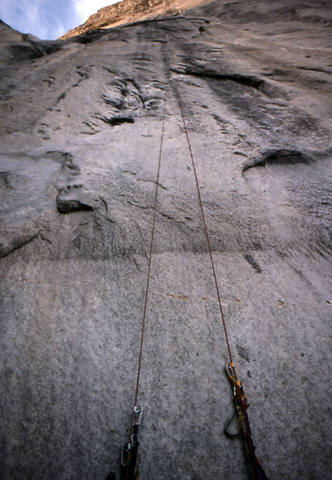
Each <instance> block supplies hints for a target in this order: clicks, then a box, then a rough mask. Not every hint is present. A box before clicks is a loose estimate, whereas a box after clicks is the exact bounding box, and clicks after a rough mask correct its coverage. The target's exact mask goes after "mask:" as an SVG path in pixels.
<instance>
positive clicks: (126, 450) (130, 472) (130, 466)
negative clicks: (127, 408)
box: [120, 405, 143, 480]
mask: <svg viewBox="0 0 332 480" xmlns="http://www.w3.org/2000/svg"><path fill="white" fill-rule="evenodd" d="M142 415H143V408H142V407H139V406H138V405H135V406H134V409H133V414H132V424H131V433H130V436H129V440H128V442H127V443H126V444H125V445H124V446H123V447H122V450H121V465H120V472H121V477H120V478H121V480H139V473H138V466H137V453H138V447H139V441H138V429H139V426H140V424H141V420H142Z"/></svg>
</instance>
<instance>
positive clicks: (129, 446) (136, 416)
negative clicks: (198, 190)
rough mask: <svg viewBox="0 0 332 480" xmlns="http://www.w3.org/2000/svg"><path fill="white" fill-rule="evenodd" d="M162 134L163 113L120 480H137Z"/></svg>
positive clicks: (163, 131) (163, 128)
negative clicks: (130, 409)
mask: <svg viewBox="0 0 332 480" xmlns="http://www.w3.org/2000/svg"><path fill="white" fill-rule="evenodd" d="M164 133H165V113H164V115H163V120H162V127H161V136H160V147H159V158H158V167H157V174H156V180H155V191H154V200H153V217H152V228H151V241H150V249H149V258H148V270H147V278H146V286H145V296H144V308H143V317H142V324H141V339H140V348H139V355H138V366H137V375H136V388H135V397H134V406H133V411H132V415H131V421H130V428H129V437H128V442H127V443H126V444H125V445H124V447H123V448H122V451H121V480H139V472H138V463H137V453H138V446H139V441H138V430H139V426H140V424H141V419H142V415H143V407H141V406H139V405H138V398H139V387H140V379H141V371H142V359H143V347H144V335H145V324H146V318H147V311H148V301H149V291H150V278H151V265H152V253H153V246H154V236H155V227H156V218H157V203H158V190H159V178H160V168H161V160H162V152H163V143H164Z"/></svg>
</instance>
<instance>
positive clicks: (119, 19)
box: [60, 0, 209, 40]
mask: <svg viewBox="0 0 332 480" xmlns="http://www.w3.org/2000/svg"><path fill="white" fill-rule="evenodd" d="M204 3H209V0H122V1H119V2H117V3H115V4H113V5H109V6H108V7H103V8H101V9H100V10H98V12H97V13H95V14H93V15H90V17H89V18H88V19H87V20H86V22H84V23H83V24H82V25H79V26H78V27H75V28H73V29H72V30H69V32H67V33H65V34H64V35H63V36H62V37H60V38H61V39H62V40H67V39H69V38H72V37H76V36H78V35H82V34H84V33H87V32H91V31H93V30H99V29H107V28H111V27H115V26H119V25H123V24H126V23H131V22H137V21H141V20H148V19H152V18H158V17H161V16H168V15H174V14H175V15H178V14H179V13H182V12H183V11H184V10H189V9H191V8H195V7H197V6H199V5H202V4H204Z"/></svg>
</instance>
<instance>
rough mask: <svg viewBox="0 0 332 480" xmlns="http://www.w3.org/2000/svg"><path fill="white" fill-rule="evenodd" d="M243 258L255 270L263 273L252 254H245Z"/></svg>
mask: <svg viewBox="0 0 332 480" xmlns="http://www.w3.org/2000/svg"><path fill="white" fill-rule="evenodd" d="M243 257H244V258H245V260H247V262H248V263H249V264H250V265H251V266H252V267H253V269H254V270H255V271H256V272H257V273H262V269H261V267H260V266H259V265H258V263H257V262H256V260H255V259H254V258H253V257H252V256H251V255H250V254H245V255H243Z"/></svg>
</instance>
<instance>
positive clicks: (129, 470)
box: [107, 81, 268, 480]
mask: <svg viewBox="0 0 332 480" xmlns="http://www.w3.org/2000/svg"><path fill="white" fill-rule="evenodd" d="M171 83H172V84H173V88H174V92H175V94H176V97H177V99H178V102H179V107H180V112H181V118H182V122H183V128H184V132H185V136H186V140H187V144H188V150H189V155H190V158H191V163H192V168H193V172H194V178H195V184H196V190H197V196H198V202H199V208H200V213H201V218H202V223H203V227H204V233H205V237H206V242H207V248H208V252H209V258H210V263H211V269H212V273H213V278H214V284H215V289H216V295H217V300H218V305H219V311H220V318H221V323H222V326H223V331H224V336H225V342H226V347H227V352H228V359H229V361H228V363H227V365H226V372H227V375H228V378H229V381H230V384H231V388H232V392H233V399H234V407H235V415H234V416H236V418H237V425H238V431H237V432H236V433H231V432H230V431H229V427H230V423H231V422H229V423H228V424H227V425H226V426H225V429H224V433H225V435H226V436H227V437H228V438H237V437H241V438H242V441H243V448H244V454H245V459H246V464H247V468H248V473H249V476H250V479H251V480H268V478H267V476H266V474H265V472H264V470H263V468H262V467H261V465H260V463H259V461H258V459H257V457H256V454H255V446H254V443H253V440H252V435H251V429H250V424H249V418H248V414H247V409H248V407H249V403H248V401H247V397H246V395H245V391H244V386H243V383H242V382H241V381H240V380H238V377H237V374H236V370H235V365H234V362H233V357H232V351H231V347H230V341H229V335H228V330H227V325H226V320H225V315H224V310H223V304H222V300H221V295H220V288H219V284H218V278H217V273H216V268H215V262H214V258H213V253H212V247H211V242H210V236H209V231H208V227H207V222H206V217H205V212H204V206H203V200H202V195H201V188H200V184H199V179H198V174H197V168H196V163H195V159H194V154H193V149H192V146H191V142H190V138H189V132H188V127H187V123H186V118H185V112H184V106H183V103H182V100H181V96H180V94H179V91H178V89H177V86H176V84H175V82H173V81H172V82H171ZM164 132H165V113H164V116H163V120H162V129H161V136H160V148H159V157H158V166H157V174H156V180H155V192H154V200H153V217H152V228H151V240H150V248H149V255H148V269H147V279H146V287H145V297H144V308H143V316H142V323H141V334H140V347H139V356H138V366H137V376H136V388H135V396H134V405H133V410H132V414H131V421H130V428H129V435H128V441H127V442H126V444H125V445H124V447H123V448H122V451H121V470H120V471H121V480H139V472H138V462H137V455H138V447H139V441H138V431H139V426H140V424H141V420H142V415H143V407H141V406H139V405H138V400H139V388H140V379H141V371H142V358H143V348H144V335H145V325H146V319H147V311H148V301H149V291H150V278H151V266H152V256H153V247H154V237H155V227H156V218H157V202H158V189H159V179H160V169H161V160H162V152H163V144H164ZM232 419H233V418H232ZM232 419H231V421H232ZM115 478H116V477H115V475H114V474H113V473H111V474H110V475H109V477H108V479H107V480H115Z"/></svg>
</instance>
